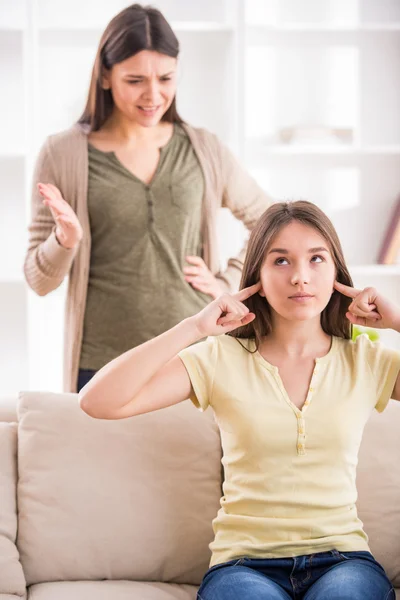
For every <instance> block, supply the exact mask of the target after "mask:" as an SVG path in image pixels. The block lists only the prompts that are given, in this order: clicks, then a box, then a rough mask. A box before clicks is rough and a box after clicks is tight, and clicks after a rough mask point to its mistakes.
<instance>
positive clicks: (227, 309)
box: [193, 282, 261, 338]
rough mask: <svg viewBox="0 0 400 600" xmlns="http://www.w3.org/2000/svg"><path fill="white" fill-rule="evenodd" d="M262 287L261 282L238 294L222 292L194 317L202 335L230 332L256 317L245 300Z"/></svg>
mask: <svg viewBox="0 0 400 600" xmlns="http://www.w3.org/2000/svg"><path fill="white" fill-rule="evenodd" d="M260 289H261V283H260V282H259V283H256V284H255V285H251V286H250V287H248V288H244V289H243V290H240V292H237V293H236V294H222V296H219V297H218V298H216V299H215V300H213V302H211V303H210V304H208V305H207V306H206V307H205V308H203V310H202V311H200V312H199V313H198V314H197V315H195V316H194V317H193V319H194V323H195V325H196V328H197V329H198V331H199V333H200V336H201V337H202V338H203V337H208V336H216V335H222V334H223V333H229V332H230V331H233V330H234V329H237V328H238V327H242V326H243V325H247V324H248V323H251V321H254V319H255V318H256V316H255V314H254V313H251V312H250V311H249V309H248V308H247V306H245V305H244V304H243V301H244V300H246V299H247V298H250V296H253V295H254V294H256V293H257V292H258V291H259V290H260Z"/></svg>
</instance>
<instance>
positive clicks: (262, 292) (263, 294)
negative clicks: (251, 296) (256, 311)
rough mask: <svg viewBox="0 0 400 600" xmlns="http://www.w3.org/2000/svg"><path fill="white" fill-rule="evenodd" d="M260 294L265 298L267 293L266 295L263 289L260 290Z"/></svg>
mask: <svg viewBox="0 0 400 600" xmlns="http://www.w3.org/2000/svg"><path fill="white" fill-rule="evenodd" d="M258 293H259V295H260V296H261V297H262V298H265V293H264V290H263V289H262V288H261V289H260V291H259V292H258Z"/></svg>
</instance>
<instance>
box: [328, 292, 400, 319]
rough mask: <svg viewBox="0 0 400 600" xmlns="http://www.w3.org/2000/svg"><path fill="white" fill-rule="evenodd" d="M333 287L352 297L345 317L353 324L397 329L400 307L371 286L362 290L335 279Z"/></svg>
mask: <svg viewBox="0 0 400 600" xmlns="http://www.w3.org/2000/svg"><path fill="white" fill-rule="evenodd" d="M335 289H336V290H337V291H338V292H340V293H341V294H343V295H344V296H347V297H348V298H352V300H353V301H352V302H351V304H350V306H349V309H348V312H347V313H346V317H347V318H348V319H349V321H350V322H351V323H353V325H363V326H366V327H375V328H377V329H397V328H398V327H399V324H400V309H399V307H398V306H396V305H395V304H393V303H392V302H389V300H387V299H386V298H384V297H383V296H382V295H381V294H379V292H378V291H377V290H376V289H375V288H373V287H367V288H364V289H363V290H357V289H356V288H353V287H349V286H348V285H344V284H343V283H339V282H338V281H335Z"/></svg>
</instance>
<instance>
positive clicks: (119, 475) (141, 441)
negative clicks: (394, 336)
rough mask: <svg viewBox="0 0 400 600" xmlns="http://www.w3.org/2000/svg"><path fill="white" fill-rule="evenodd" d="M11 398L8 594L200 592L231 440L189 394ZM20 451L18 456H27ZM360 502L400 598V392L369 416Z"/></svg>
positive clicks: (154, 599)
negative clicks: (85, 408) (154, 408)
mask: <svg viewBox="0 0 400 600" xmlns="http://www.w3.org/2000/svg"><path fill="white" fill-rule="evenodd" d="M15 405H16V402H15V401H14V400H13V399H8V400H6V399H3V401H1V400H0V463H1V469H0V600H16V599H17V598H21V597H27V598H28V599H29V600H92V599H93V600H128V599H129V600H172V599H177V600H194V599H195V598H196V590H197V587H198V585H199V583H200V581H201V578H202V575H203V573H204V572H205V571H206V569H207V566H208V561H209V550H208V544H209V542H210V540H211V538H212V527H211V521H212V519H213V517H214V515H215V514H216V512H217V509H218V507H219V496H220V485H221V466H220V458H221V456H220V440H219V435H218V431H217V429H216V426H215V424H214V421H213V418H212V413H211V411H207V412H206V413H205V414H204V415H202V414H200V413H198V412H197V411H196V409H195V408H194V407H193V406H192V405H191V404H190V403H189V402H186V403H183V404H180V405H179V406H176V407H172V408H169V409H166V410H162V411H159V412H156V413H152V414H149V415H143V416H140V417H135V418H133V419H128V420H125V421H119V422H107V421H96V420H94V419H91V418H90V417H88V416H87V415H86V414H84V413H83V412H82V411H81V410H80V409H79V407H78V404H77V397H76V396H75V395H72V394H50V393H22V394H21V395H20V398H19V401H18V407H17V413H18V424H16V423H13V422H12V421H15V420H17V417H16V407H15ZM17 457H18V458H17ZM358 486H359V493H360V494H359V496H360V497H359V513H360V516H361V518H362V519H363V521H364V524H365V528H366V530H367V532H368V533H369V535H370V543H371V547H372V550H373V552H374V554H375V555H376V557H377V559H378V560H380V561H381V562H382V563H383V565H384V566H385V568H386V570H387V572H388V574H389V576H390V578H391V579H392V581H393V582H394V585H395V586H396V587H397V588H399V589H398V590H397V598H400V403H396V402H391V404H390V405H389V407H388V409H387V410H386V411H385V412H384V413H383V414H382V415H378V414H374V415H373V416H372V418H371V420H370V422H369V424H368V427H367V430H366V434H365V437H364V441H363V446H362V450H361V454H360V464H359V475H358Z"/></svg>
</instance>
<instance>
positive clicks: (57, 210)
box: [43, 198, 63, 216]
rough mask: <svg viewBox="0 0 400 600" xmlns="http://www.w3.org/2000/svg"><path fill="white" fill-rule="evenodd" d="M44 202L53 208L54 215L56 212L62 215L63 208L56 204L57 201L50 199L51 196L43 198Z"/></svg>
mask: <svg viewBox="0 0 400 600" xmlns="http://www.w3.org/2000/svg"><path fill="white" fill-rule="evenodd" d="M43 204H44V205H45V206H48V208H49V209H50V210H51V212H52V214H53V216H54V214H56V215H61V214H62V212H63V211H62V208H61V207H60V206H57V204H55V203H54V202H53V200H50V199H49V198H45V199H44V200H43Z"/></svg>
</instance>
